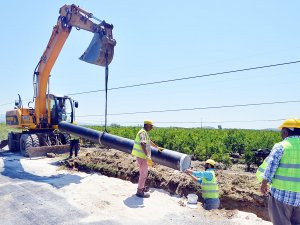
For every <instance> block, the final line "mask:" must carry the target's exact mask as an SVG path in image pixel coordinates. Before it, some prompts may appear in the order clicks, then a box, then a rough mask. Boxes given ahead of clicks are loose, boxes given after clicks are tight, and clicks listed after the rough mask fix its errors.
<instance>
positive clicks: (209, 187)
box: [185, 159, 220, 210]
mask: <svg viewBox="0 0 300 225" xmlns="http://www.w3.org/2000/svg"><path fill="white" fill-rule="evenodd" d="M215 164H216V162H215V161H214V160H212V159H208V160H206V161H205V171H193V170H191V169H187V170H186V171H185V172H186V173H187V174H189V175H190V176H191V177H192V178H193V180H194V181H195V182H197V183H199V184H201V187H202V198H203V200H204V203H203V208H204V209H206V210H211V209H218V208H219V206H220V199H219V186H218V182H217V178H216V175H215V171H214V168H215Z"/></svg>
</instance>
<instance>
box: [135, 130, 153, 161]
mask: <svg viewBox="0 0 300 225" xmlns="http://www.w3.org/2000/svg"><path fill="white" fill-rule="evenodd" d="M142 132H145V135H146V145H147V146H149V150H150V138H149V135H148V133H147V131H146V130H145V129H144V128H142V129H141V130H140V131H139V132H138V133H137V135H136V137H135V140H134V145H133V148H132V152H131V154H132V155H134V156H136V157H139V158H142V159H146V158H147V156H146V155H145V153H144V151H143V148H142V145H141V138H140V134H141V133H142ZM150 151H151V150H150Z"/></svg>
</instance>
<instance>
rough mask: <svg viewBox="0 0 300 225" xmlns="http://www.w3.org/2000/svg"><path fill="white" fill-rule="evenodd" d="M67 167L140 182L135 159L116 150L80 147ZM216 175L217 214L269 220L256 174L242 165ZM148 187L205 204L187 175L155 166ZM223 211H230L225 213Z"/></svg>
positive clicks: (194, 164) (199, 165)
mask: <svg viewBox="0 0 300 225" xmlns="http://www.w3.org/2000/svg"><path fill="white" fill-rule="evenodd" d="M64 164H65V165H66V166H67V167H70V168H76V169H78V170H80V171H86V172H89V171H97V172H100V173H101V174H103V175H106V176H110V177H117V178H120V179H123V180H128V181H131V182H133V183H137V182H138V176H139V172H138V168H137V166H136V160H135V158H134V157H132V156H131V155H129V154H126V153H123V152H120V151H118V150H114V149H109V150H107V149H100V148H81V150H80V152H79V155H78V157H77V158H74V159H67V160H66V161H64ZM192 167H193V169H195V170H197V169H198V170H204V163H203V162H199V161H192ZM216 176H217V179H218V182H219V187H220V194H221V198H220V199H221V207H220V210H215V211H214V213H217V214H218V213H222V214H225V215H227V214H228V215H231V214H232V213H233V212H234V211H235V210H236V209H238V210H241V211H245V212H251V213H255V214H256V215H257V216H258V217H260V218H262V219H264V220H269V217H268V212H267V208H266V199H265V198H264V197H262V196H261V195H260V194H259V183H258V182H257V181H256V178H255V174H254V173H248V172H244V168H243V167H242V166H240V167H238V166H235V167H234V168H232V169H227V170H222V169H218V170H216ZM147 185H149V186H150V187H154V188H161V189H164V190H166V191H168V192H169V193H170V194H178V195H180V196H187V195H188V194H189V193H195V194H197V195H198V196H199V201H202V198H201V186H200V185H198V184H195V183H194V182H193V181H192V180H191V178H190V177H189V176H188V175H186V174H185V173H182V172H180V171H177V170H173V169H171V168H168V167H165V166H161V165H158V164H155V163H154V165H153V167H151V168H150V170H149V175H148V179H147ZM224 210H225V212H226V210H230V211H227V213H224Z"/></svg>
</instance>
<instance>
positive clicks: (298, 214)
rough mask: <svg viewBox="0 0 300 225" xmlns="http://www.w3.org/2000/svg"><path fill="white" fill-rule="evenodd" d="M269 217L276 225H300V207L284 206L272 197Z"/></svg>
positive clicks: (270, 197) (269, 203) (269, 205)
mask: <svg viewBox="0 0 300 225" xmlns="http://www.w3.org/2000/svg"><path fill="white" fill-rule="evenodd" d="M268 211H269V216H270V219H271V221H272V223H273V224H274V225H291V224H292V225H299V224H300V206H291V205H287V204H284V203H282V202H280V201H278V200H277V199H275V198H274V197H273V196H272V195H269V199H268Z"/></svg>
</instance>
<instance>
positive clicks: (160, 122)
mask: <svg viewBox="0 0 300 225" xmlns="http://www.w3.org/2000/svg"><path fill="white" fill-rule="evenodd" d="M283 120H286V118H285V119H260V120H225V121H155V124H169V123H171V124H189V123H192V124H194V123H197V124H201V123H203V124H210V123H217V124H221V123H255V122H277V121H283ZM85 122H87V121H85ZM118 123H123V124H124V123H127V124H141V121H137V122H133V121H128V122H125V121H123V122H120V121H119V122H116V121H113V122H110V124H118Z"/></svg>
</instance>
